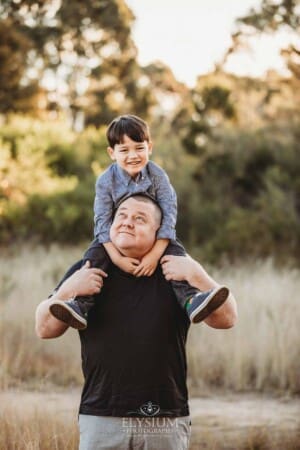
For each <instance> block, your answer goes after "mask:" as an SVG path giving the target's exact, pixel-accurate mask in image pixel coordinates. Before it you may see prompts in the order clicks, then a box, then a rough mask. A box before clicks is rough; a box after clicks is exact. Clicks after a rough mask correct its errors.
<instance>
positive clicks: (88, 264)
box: [81, 261, 91, 269]
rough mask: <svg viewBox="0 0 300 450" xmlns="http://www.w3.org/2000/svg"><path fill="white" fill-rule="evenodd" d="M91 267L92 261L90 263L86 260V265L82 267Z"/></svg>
mask: <svg viewBox="0 0 300 450" xmlns="http://www.w3.org/2000/svg"><path fill="white" fill-rule="evenodd" d="M89 267H91V263H90V261H86V262H85V263H84V266H82V267H81V268H82V269H88V268H89Z"/></svg>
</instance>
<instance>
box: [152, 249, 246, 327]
mask: <svg viewBox="0 0 300 450" xmlns="http://www.w3.org/2000/svg"><path fill="white" fill-rule="evenodd" d="M161 265H162V270H163V273H164V275H165V278H166V280H168V281H169V280H177V281H183V280H185V281H187V282H188V283H189V284H190V285H191V286H194V287H196V288H198V289H199V290H200V291H208V290H209V289H212V288H214V287H216V286H218V283H217V282H216V281H215V280H214V279H213V278H212V277H211V276H210V275H208V273H207V272H206V271H205V270H204V268H203V267H202V266H201V264H199V263H198V262H197V261H195V260H194V259H192V258H191V257H190V256H171V255H166V256H163V258H162V259H161ZM236 321H237V305H236V301H235V298H234V296H233V295H232V293H231V292H230V294H229V296H228V298H227V300H226V301H225V302H224V303H223V305H222V306H220V308H218V309H216V310H215V311H214V312H212V313H211V314H210V315H209V316H208V317H207V318H206V319H205V323H206V324H207V325H209V326H210V327H212V328H222V329H225V328H231V327H233V326H234V325H235V323H236Z"/></svg>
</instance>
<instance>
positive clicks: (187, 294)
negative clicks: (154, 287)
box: [164, 240, 229, 322]
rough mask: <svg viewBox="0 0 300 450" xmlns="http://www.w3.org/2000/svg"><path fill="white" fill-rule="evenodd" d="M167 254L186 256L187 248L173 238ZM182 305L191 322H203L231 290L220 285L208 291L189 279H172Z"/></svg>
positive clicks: (174, 289)
mask: <svg viewBox="0 0 300 450" xmlns="http://www.w3.org/2000/svg"><path fill="white" fill-rule="evenodd" d="M164 254H165V255H174V256H186V252H185V249H184V247H183V245H182V244H181V243H180V242H179V241H177V240H176V241H175V240H171V241H170V243H169V245H168V247H167V248H166V251H165V253H164ZM170 283H171V285H172V288H173V291H174V293H175V295H176V298H177V300H178V303H179V304H180V306H181V307H182V308H183V309H185V310H186V312H187V314H188V316H189V318H190V320H191V322H201V321H202V320H204V319H206V317H207V316H209V314H210V313H212V312H213V311H215V310H216V309H217V308H219V307H220V306H221V305H222V304H223V303H224V302H225V300H226V299H227V297H228V295H229V290H228V289H227V287H225V286H218V287H216V288H214V289H211V290H209V291H206V292H201V291H199V289H197V288H195V287H193V286H191V285H190V284H189V283H188V282H187V281H175V280H171V281H170Z"/></svg>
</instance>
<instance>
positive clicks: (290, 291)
mask: <svg viewBox="0 0 300 450" xmlns="http://www.w3.org/2000/svg"><path fill="white" fill-rule="evenodd" d="M213 275H214V276H215V277H216V279H218V280H220V281H222V282H224V283H226V284H228V285H229V286H230V287H231V289H232V291H233V292H234V294H235V297H236V299H237V302H238V310H239V320H238V323H237V325H236V326H235V327H234V328H233V329H230V330H213V329H211V328H209V327H207V326H206V325H201V326H199V327H198V326H193V327H192V328H191V332H190V336H189V345H188V355H189V374H190V381H191V384H192V386H196V387H198V388H201V386H203V385H213V386H220V387H223V388H229V389H231V390H235V391H243V390H255V391H270V390H279V391H289V392H290V393H299V392H300V377H299V373H300V340H299V321H300V308H299V291H300V276H299V270H296V269H293V270H292V269H288V268H286V269H284V270H283V269H276V268H275V267H274V266H273V264H272V262H271V261H265V262H256V263H253V264H248V265H247V264H245V265H244V266H243V267H227V268H226V269H223V270H221V271H219V272H218V273H214V274H213Z"/></svg>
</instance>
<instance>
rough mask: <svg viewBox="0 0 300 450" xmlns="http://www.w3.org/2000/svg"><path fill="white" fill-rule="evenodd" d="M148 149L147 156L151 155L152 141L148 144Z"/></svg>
mask: <svg viewBox="0 0 300 450" xmlns="http://www.w3.org/2000/svg"><path fill="white" fill-rule="evenodd" d="M148 149H149V155H151V153H152V149H153V142H152V141H149V142H148Z"/></svg>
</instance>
